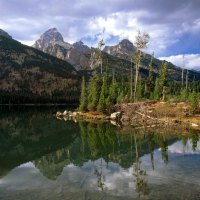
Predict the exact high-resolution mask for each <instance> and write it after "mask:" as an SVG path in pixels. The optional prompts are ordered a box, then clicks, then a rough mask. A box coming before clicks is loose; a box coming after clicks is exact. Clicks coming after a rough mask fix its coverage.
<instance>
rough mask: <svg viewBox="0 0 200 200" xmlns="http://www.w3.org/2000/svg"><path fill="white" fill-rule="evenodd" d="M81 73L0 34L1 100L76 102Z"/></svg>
mask: <svg viewBox="0 0 200 200" xmlns="http://www.w3.org/2000/svg"><path fill="white" fill-rule="evenodd" d="M78 96H79V75H78V72H77V71H76V69H75V68H74V67H73V66H72V65H71V64H69V63H68V62H65V61H63V60H60V59H58V58H56V57H53V56H50V55H49V54H46V53H43V52H41V51H39V50H36V49H34V48H31V47H28V46H25V45H22V44H21V43H19V42H17V41H15V40H13V39H11V38H9V37H4V36H2V35H0V103H9V102H10V103H35V102H40V103H42V102H44V103H46V102H68V101H70V102H71V101H77V99H78Z"/></svg>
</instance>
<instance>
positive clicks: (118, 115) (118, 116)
mask: <svg viewBox="0 0 200 200" xmlns="http://www.w3.org/2000/svg"><path fill="white" fill-rule="evenodd" d="M121 117H122V113H121V112H114V113H112V114H111V115H110V119H111V120H120V119H121Z"/></svg>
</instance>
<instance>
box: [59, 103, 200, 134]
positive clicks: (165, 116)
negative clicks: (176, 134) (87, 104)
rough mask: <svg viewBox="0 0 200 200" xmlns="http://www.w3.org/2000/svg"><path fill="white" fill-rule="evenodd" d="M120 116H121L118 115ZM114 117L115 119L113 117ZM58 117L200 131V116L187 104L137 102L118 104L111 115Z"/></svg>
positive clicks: (83, 114) (135, 126)
mask: <svg viewBox="0 0 200 200" xmlns="http://www.w3.org/2000/svg"><path fill="white" fill-rule="evenodd" d="M116 113H118V114H119V116H117V115H116ZM113 116H114V117H113ZM56 117H57V118H59V119H62V118H64V119H65V120H68V117H69V118H70V119H75V121H88V122H98V121H105V122H111V123H112V124H114V125H117V126H120V127H132V128H135V129H138V128H142V127H144V128H154V127H162V126H164V127H167V126H172V127H175V126H176V127H184V128H192V129H197V130H200V114H199V113H197V114H190V113H189V104H188V103H187V102H162V101H152V102H151V101H150V102H137V103H124V104H116V105H115V106H114V107H113V113H111V114H110V115H106V114H102V113H98V112H73V113H71V112H70V114H68V112H67V111H65V114H64V115H63V113H61V112H58V113H57V114H56Z"/></svg>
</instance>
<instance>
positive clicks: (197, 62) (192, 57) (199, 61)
mask: <svg viewBox="0 0 200 200" xmlns="http://www.w3.org/2000/svg"><path fill="white" fill-rule="evenodd" d="M159 59H160V60H166V61H169V62H171V63H173V64H175V65H177V66H179V67H183V66H184V68H186V69H194V70H200V54H186V55H184V62H183V55H175V56H169V57H160V58H159Z"/></svg>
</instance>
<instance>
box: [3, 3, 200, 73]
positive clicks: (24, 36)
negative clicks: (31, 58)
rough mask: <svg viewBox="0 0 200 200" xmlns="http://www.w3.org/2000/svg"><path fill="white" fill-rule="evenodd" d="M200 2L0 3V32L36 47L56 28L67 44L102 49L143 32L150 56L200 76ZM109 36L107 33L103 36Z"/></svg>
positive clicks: (131, 39)
mask: <svg viewBox="0 0 200 200" xmlns="http://www.w3.org/2000/svg"><path fill="white" fill-rule="evenodd" d="M199 11H200V0H73V1H72V0H0V15H1V17H0V29H3V30H5V31H6V32H8V33H9V34H10V35H11V36H12V37H13V38H14V39H16V40H19V41H20V42H22V43H24V44H27V45H32V44H33V43H34V41H36V40H37V39H38V38H39V37H40V35H41V34H42V33H43V32H45V31H46V30H47V29H49V28H53V27H56V28H57V29H58V30H59V32H60V33H61V34H62V35H63V37H64V39H65V41H66V42H69V43H73V42H76V41H79V40H82V41H83V42H84V43H85V44H87V45H88V46H96V45H97V43H98V40H100V39H101V38H104V40H105V41H106V45H114V44H117V43H118V42H119V41H120V40H122V39H125V38H126V39H129V40H130V41H131V42H133V43H134V41H135V36H136V34H137V31H138V30H140V31H142V32H147V33H149V34H150V40H149V46H148V48H147V52H149V53H151V52H152V51H154V52H155V56H156V57H157V58H161V59H165V60H168V61H171V62H173V63H174V64H177V65H178V66H183V58H182V57H183V56H182V55H183V54H184V55H185V60H184V63H185V64H184V65H185V67H186V68H189V69H196V70H200V36H199V35H200V34H199V33H200V12H199ZM103 32H104V33H103Z"/></svg>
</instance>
